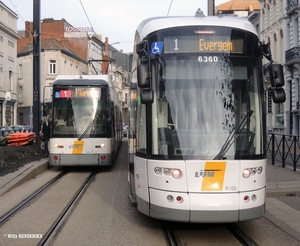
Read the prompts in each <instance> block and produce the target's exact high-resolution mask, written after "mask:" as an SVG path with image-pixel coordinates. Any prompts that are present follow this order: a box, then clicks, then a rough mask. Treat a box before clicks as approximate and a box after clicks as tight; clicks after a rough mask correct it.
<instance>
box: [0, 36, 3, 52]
mask: <svg viewBox="0 0 300 246" xmlns="http://www.w3.org/2000/svg"><path fill="white" fill-rule="evenodd" d="M2 54H3V36H0V55H2Z"/></svg>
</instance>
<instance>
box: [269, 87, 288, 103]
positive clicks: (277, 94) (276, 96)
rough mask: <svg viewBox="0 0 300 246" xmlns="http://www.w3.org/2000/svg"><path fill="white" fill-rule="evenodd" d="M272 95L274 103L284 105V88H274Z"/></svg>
mask: <svg viewBox="0 0 300 246" xmlns="http://www.w3.org/2000/svg"><path fill="white" fill-rule="evenodd" d="M271 95H272V98H273V102H274V103H284V102H285V100H286V98H285V91H284V89H283V88H272V90H271Z"/></svg>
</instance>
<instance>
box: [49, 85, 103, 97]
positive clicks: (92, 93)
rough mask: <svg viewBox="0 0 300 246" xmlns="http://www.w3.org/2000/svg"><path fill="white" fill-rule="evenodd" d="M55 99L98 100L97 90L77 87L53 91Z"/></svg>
mask: <svg viewBox="0 0 300 246" xmlns="http://www.w3.org/2000/svg"><path fill="white" fill-rule="evenodd" d="M54 97H55V98H87V97H92V98H99V90H96V89H90V88H89V89H87V88H84V87H80V88H79V87H78V88H75V89H72V90H70V89H63V90H59V91H55V93H54Z"/></svg>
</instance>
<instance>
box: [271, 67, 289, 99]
mask: <svg viewBox="0 0 300 246" xmlns="http://www.w3.org/2000/svg"><path fill="white" fill-rule="evenodd" d="M269 73H270V82H271V86H272V91H271V95H272V98H273V102H274V103H284V102H285V100H286V96H285V90H284V89H283V88H282V86H284V77H283V66H282V65H281V64H270V66H269Z"/></svg>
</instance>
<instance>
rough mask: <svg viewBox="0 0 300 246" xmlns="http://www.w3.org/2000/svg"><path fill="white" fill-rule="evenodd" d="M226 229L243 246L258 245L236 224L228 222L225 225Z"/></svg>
mask: <svg viewBox="0 0 300 246" xmlns="http://www.w3.org/2000/svg"><path fill="white" fill-rule="evenodd" d="M226 228H227V230H228V231H230V233H231V234H232V235H234V236H235V238H236V239H237V240H239V241H240V243H241V244H242V245H244V246H258V244H257V243H256V242H255V241H254V240H252V239H251V238H250V237H248V236H247V234H246V233H245V232H244V231H243V230H242V229H241V228H239V227H238V226H237V225H236V224H228V225H227V226H226Z"/></svg>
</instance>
